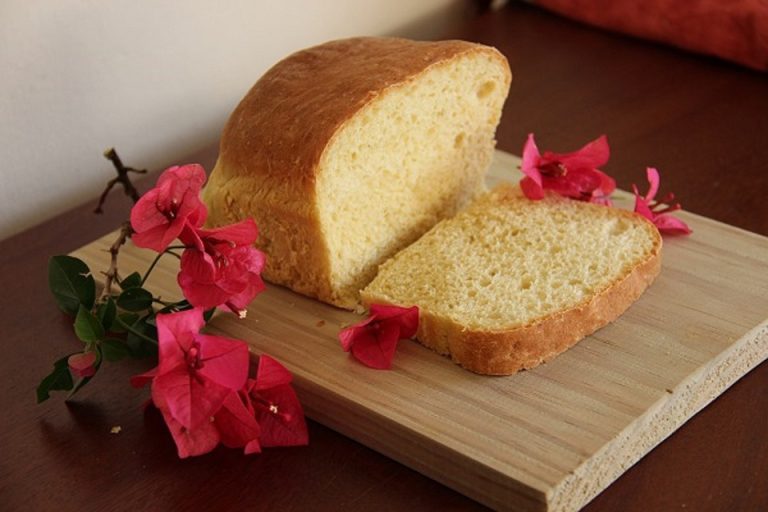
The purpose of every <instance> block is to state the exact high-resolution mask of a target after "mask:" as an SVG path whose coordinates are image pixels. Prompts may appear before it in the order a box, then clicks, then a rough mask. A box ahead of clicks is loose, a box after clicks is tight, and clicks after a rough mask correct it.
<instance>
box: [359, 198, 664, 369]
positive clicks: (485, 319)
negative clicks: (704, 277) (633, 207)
mask: <svg viewBox="0 0 768 512" xmlns="http://www.w3.org/2000/svg"><path fill="white" fill-rule="evenodd" d="M660 250H661V237H660V236H659V234H658V231H657V230H656V228H655V227H654V226H653V225H652V224H650V223H649V222H647V221H646V220H645V219H643V218H642V217H640V216H638V215H635V214H633V213H631V212H627V211H624V210H619V209H616V208H608V207H604V206H600V205H594V204H588V203H583V202H578V201H572V200H568V199H564V198H561V197H558V196H554V195H550V196H548V197H546V198H545V199H544V200H541V201H530V200H528V199H526V198H525V197H524V196H523V195H522V193H521V192H520V190H519V188H518V187H516V186H512V185H508V184H504V185H500V186H499V187H497V188H496V189H495V190H494V191H493V192H491V193H488V194H487V195H485V196H482V197H480V198H479V199H478V200H476V201H475V202H474V203H473V204H472V205H471V206H470V207H468V208H467V209H466V210H465V211H463V212H461V213H459V214H458V215H457V216H456V217H454V218H453V219H450V220H446V221H443V222H441V223H439V224H438V225H437V226H435V227H434V228H433V229H432V230H431V231H430V232H428V233H427V234H426V235H424V236H423V237H422V238H421V239H420V240H419V241H418V242H416V243H414V244H413V245H411V246H410V247H408V248H407V249H405V250H404V251H402V252H401V253H399V254H398V255H397V256H395V257H394V258H392V259H391V260H389V261H387V262H386V263H384V264H383V265H382V266H381V268H380V271H379V273H378V276H377V277H376V279H375V280H374V281H373V282H372V283H371V284H370V285H369V286H368V287H367V288H366V289H365V290H364V291H363V298H364V300H365V302H366V303H369V304H370V303H390V304H397V305H401V306H411V305H417V306H419V308H420V310H421V312H422V315H421V323H422V324H423V325H421V326H420V329H419V334H417V337H418V339H419V340H420V341H422V342H423V343H424V344H425V345H427V346H430V347H431V348H433V349H435V350H437V351H438V352H441V353H444V354H450V355H452V357H453V358H454V359H455V360H457V362H458V363H459V364H462V365H464V366H467V367H469V368H470V369H472V370H474V371H477V372H479V373H500V374H506V373H513V372H514V371H517V370H518V369H520V368H530V367H532V366H535V365H536V364H539V363H541V362H542V361H544V360H546V359H548V358H550V357H552V356H554V355H555V354H556V353H558V352H559V351H562V350H565V349H566V348H568V346H570V345H572V344H573V343H575V342H576V341H578V339H581V338H582V337H583V336H585V335H587V334H589V333H591V332H593V331H594V330H596V329H598V328H599V327H601V326H603V325H605V324H606V323H608V322H610V321H612V320H614V319H615V318H616V317H617V316H618V315H619V314H621V312H623V311H624V310H625V309H626V308H627V307H628V306H629V305H630V304H631V303H632V302H633V301H634V300H636V299H637V297H639V295H640V294H641V293H642V292H643V290H644V289H645V288H646V287H647V286H648V285H649V284H650V282H651V281H652V280H653V278H654V277H655V276H656V274H657V273H658V270H659V265H660ZM483 344H485V345H486V346H485V347H483V346H482V345H483ZM469 345H477V346H473V347H469ZM478 351H480V352H483V353H484V355H483V356H478V355H477V352H478ZM466 352H469V353H468V354H467V353H466ZM478 357H479V359H478V360H475V359H477V358H478ZM462 358H464V359H462ZM467 358H468V359H467Z"/></svg>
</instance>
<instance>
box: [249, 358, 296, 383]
mask: <svg viewBox="0 0 768 512" xmlns="http://www.w3.org/2000/svg"><path fill="white" fill-rule="evenodd" d="M292 380H293V375H291V372H289V371H288V369H287V368H286V367H285V366H283V365H282V364H280V363H279V362H278V361H277V360H275V359H273V358H272V357H270V356H268V355H266V354H262V355H261V356H259V367H258V369H257V370H256V381H255V383H254V386H253V389H255V390H259V391H262V390H265V389H269V388H273V387H276V386H284V385H286V384H290V383H291V381H292Z"/></svg>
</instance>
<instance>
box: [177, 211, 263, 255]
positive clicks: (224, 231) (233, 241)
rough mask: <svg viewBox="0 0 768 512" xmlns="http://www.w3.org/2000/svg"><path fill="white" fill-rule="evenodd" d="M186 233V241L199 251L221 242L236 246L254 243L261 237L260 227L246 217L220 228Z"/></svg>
mask: <svg viewBox="0 0 768 512" xmlns="http://www.w3.org/2000/svg"><path fill="white" fill-rule="evenodd" d="M185 235H187V236H188V238H187V237H185V239H184V240H183V242H184V243H186V244H187V245H188V246H190V247H195V248H196V249H197V250H199V251H205V250H206V247H207V246H208V245H216V244H221V243H227V244H229V245H231V246H235V247H240V246H249V245H253V243H254V242H255V241H256V239H257V238H258V237H259V229H258V227H257V226H256V222H254V220H253V219H246V220H243V221H240V222H237V223H235V224H229V225H227V226H222V227H219V228H213V229H195V230H191V231H190V232H188V233H185ZM189 235H191V236H189Z"/></svg>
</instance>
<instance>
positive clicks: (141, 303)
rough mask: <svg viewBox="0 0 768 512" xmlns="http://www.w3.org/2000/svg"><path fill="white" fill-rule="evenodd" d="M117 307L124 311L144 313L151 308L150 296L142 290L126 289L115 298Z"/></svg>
mask: <svg viewBox="0 0 768 512" xmlns="http://www.w3.org/2000/svg"><path fill="white" fill-rule="evenodd" d="M117 305H118V306H120V307H121V308H123V309H124V310H126V311H144V310H146V309H149V308H150V307H152V294H151V293H149V292H148V291H147V290H145V289H144V288H128V289H127V290H125V291H124V292H123V293H121V294H120V296H119V297H118V298H117Z"/></svg>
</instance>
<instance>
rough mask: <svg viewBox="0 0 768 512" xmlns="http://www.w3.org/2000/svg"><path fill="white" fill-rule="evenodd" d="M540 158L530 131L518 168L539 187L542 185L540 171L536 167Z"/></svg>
mask: <svg viewBox="0 0 768 512" xmlns="http://www.w3.org/2000/svg"><path fill="white" fill-rule="evenodd" d="M540 158H541V155H540V154H539V148H538V147H536V141H535V140H534V136H533V134H532V133H529V134H528V138H527V139H526V141H525V145H524V146H523V161H522V163H521V165H520V170H521V171H523V174H525V175H526V176H527V177H528V178H530V181H533V183H535V184H536V185H538V187H539V188H541V187H542V184H541V173H540V172H539V168H538V167H539V159H540ZM537 199H540V198H537Z"/></svg>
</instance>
